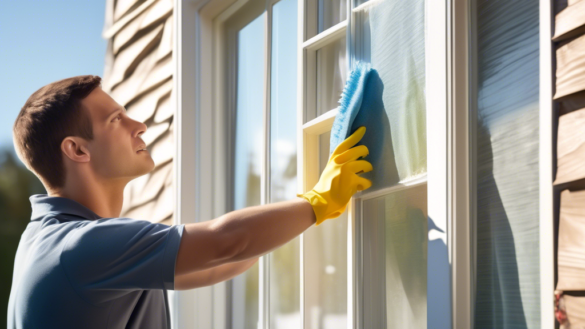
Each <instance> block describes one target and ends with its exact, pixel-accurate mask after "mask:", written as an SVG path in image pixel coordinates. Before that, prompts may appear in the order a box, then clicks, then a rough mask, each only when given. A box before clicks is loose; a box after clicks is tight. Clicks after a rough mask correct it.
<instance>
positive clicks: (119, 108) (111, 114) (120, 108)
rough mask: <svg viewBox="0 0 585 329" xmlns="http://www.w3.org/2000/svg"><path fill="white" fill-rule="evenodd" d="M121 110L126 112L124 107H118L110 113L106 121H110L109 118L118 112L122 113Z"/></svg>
mask: <svg viewBox="0 0 585 329" xmlns="http://www.w3.org/2000/svg"><path fill="white" fill-rule="evenodd" d="M122 110H123V111H126V108H125V107H123V106H120V107H118V108H117V109H116V110H114V112H112V113H110V114H109V115H108V116H107V118H106V120H109V119H110V118H111V117H112V116H113V115H114V114H116V113H118V112H120V111H122Z"/></svg>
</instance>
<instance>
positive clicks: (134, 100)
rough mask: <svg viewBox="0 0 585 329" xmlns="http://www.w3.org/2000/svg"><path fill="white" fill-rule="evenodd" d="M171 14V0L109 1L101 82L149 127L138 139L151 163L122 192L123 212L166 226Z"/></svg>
mask: <svg viewBox="0 0 585 329" xmlns="http://www.w3.org/2000/svg"><path fill="white" fill-rule="evenodd" d="M172 13H173V2H172V0H147V1H144V0H107V1H106V20H105V24H104V31H103V37H104V38H105V39H107V40H108V47H107V52H106V59H105V63H106V65H105V69H104V75H103V82H102V86H103V89H104V91H106V92H108V93H109V94H110V95H111V96H112V97H113V98H114V99H115V100H116V101H117V102H118V103H120V104H121V105H123V106H125V107H126V109H127V110H128V115H129V116H130V117H132V118H133V119H135V120H138V121H141V122H144V123H145V124H146V125H147V126H148V130H147V131H146V132H145V133H144V134H143V135H142V139H143V140H144V142H145V143H146V145H147V149H148V151H149V152H150V154H151V156H152V158H153V160H154V162H155V168H154V170H153V171H152V172H151V173H149V174H147V175H144V176H141V177H138V178H136V179H134V180H133V181H132V182H130V183H129V184H128V186H127V187H126V189H125V190H124V204H123V207H122V213H121V216H122V217H131V218H136V219H145V220H148V221H151V222H155V223H160V222H162V223H165V224H168V225H171V224H172V217H173V207H174V195H173V194H174V193H173V184H174V182H173V155H174V150H175V145H174V137H173V136H174V135H173V118H174V109H173V108H172V107H171V102H170V100H171V94H172V93H173V80H172V79H173V67H172V37H173V16H172Z"/></svg>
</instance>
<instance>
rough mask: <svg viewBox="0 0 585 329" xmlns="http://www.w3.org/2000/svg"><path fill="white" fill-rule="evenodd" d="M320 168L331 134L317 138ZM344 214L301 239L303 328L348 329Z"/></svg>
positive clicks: (321, 167) (345, 217)
mask: <svg viewBox="0 0 585 329" xmlns="http://www.w3.org/2000/svg"><path fill="white" fill-rule="evenodd" d="M319 139H320V142H319V167H320V172H322V171H323V168H325V165H326V164H327V161H328V160H329V139H330V134H329V133H325V134H323V135H321V136H320V138H319ZM347 219H348V218H347V211H346V212H344V213H343V214H342V215H341V216H339V217H338V218H334V219H328V220H326V221H324V222H323V223H321V224H320V225H319V226H313V227H311V228H309V229H308V230H307V231H305V235H304V260H305V263H304V279H305V301H304V302H305V328H307V329H337V328H347V230H348V227H347Z"/></svg>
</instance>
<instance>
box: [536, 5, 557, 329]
mask: <svg viewBox="0 0 585 329" xmlns="http://www.w3.org/2000/svg"><path fill="white" fill-rule="evenodd" d="M552 15H553V14H552V4H551V0H541V1H540V126H539V127H540V128H539V129H540V141H539V145H540V149H539V154H540V158H539V173H540V175H539V179H540V182H539V184H540V200H539V205H540V206H539V208H540V209H539V213H540V226H539V230H540V326H541V328H552V327H553V326H554V324H555V319H554V302H553V296H554V288H555V287H554V222H553V221H554V208H553V176H552V173H553V167H552V164H553V161H552V160H553V156H554V153H553V145H552V143H553V134H552V132H553V120H552V118H553V115H555V112H554V110H553V106H552V105H553V100H552V96H553V93H552V88H553V70H552V63H553V62H552V52H553V49H554V48H553V43H552V41H551V38H552V31H551V26H552Z"/></svg>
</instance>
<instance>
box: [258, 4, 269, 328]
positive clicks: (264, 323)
mask: <svg viewBox="0 0 585 329" xmlns="http://www.w3.org/2000/svg"><path fill="white" fill-rule="evenodd" d="M266 7H267V8H266V15H265V21H264V26H265V31H266V33H265V34H264V54H265V56H264V58H265V59H266V60H265V64H264V110H263V113H264V115H263V120H264V134H263V140H262V143H263V145H262V148H263V152H262V157H263V159H262V173H261V176H260V177H261V182H260V186H261V187H260V189H261V191H260V193H261V194H260V195H261V204H268V203H270V70H271V62H272V58H271V43H272V40H271V39H272V6H271V5H270V0H266ZM270 256H271V254H266V255H264V256H262V257H260V263H259V267H260V268H259V276H260V277H259V278H258V279H259V289H260V291H259V298H258V303H259V305H258V310H259V314H258V320H259V322H260V323H259V324H260V325H259V328H260V329H268V328H270Z"/></svg>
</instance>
